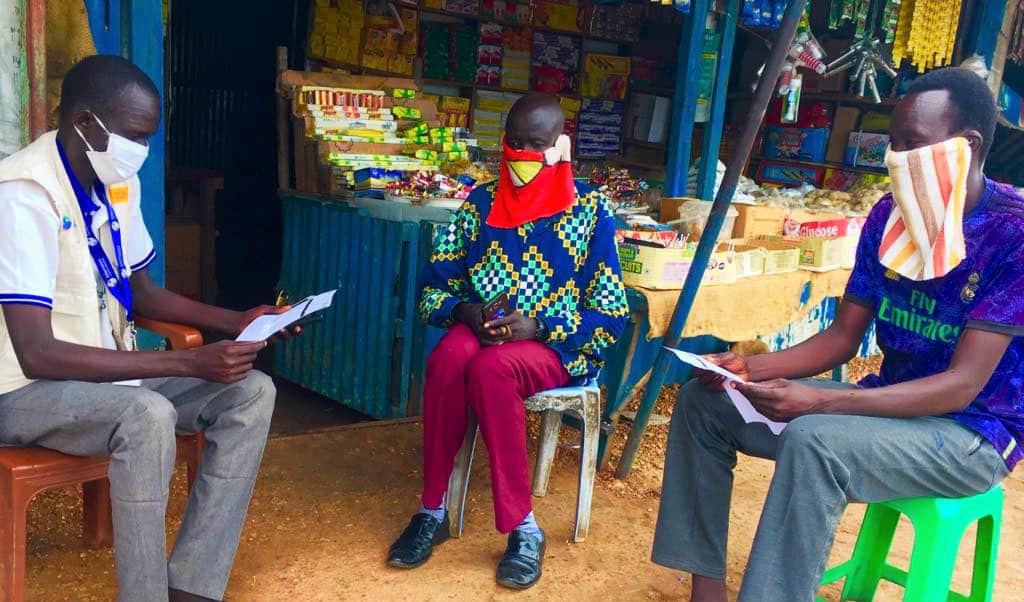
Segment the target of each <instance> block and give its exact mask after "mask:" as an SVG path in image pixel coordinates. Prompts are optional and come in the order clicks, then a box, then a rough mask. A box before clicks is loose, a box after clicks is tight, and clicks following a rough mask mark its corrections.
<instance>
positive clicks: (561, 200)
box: [487, 134, 576, 228]
mask: <svg viewBox="0 0 1024 602" xmlns="http://www.w3.org/2000/svg"><path fill="white" fill-rule="evenodd" d="M502 147H503V152H502V162H501V173H500V175H499V177H498V190H497V192H496V193H495V195H494V202H493V204H492V205H491V212H490V215H488V216H487V225H489V226H494V227H496V228H518V227H519V226H521V225H523V224H525V223H528V222H532V221H535V220H538V219H543V218H545V217H551V216H553V215H557V214H559V213H561V212H563V211H565V210H566V209H568V208H569V207H570V206H572V204H573V202H574V201H575V200H576V184H575V183H574V182H573V177H572V149H571V143H570V141H569V137H568V136H566V135H564V134H563V135H561V136H559V137H558V140H557V141H556V142H555V146H553V147H551V148H549V149H547V150H546V151H543V152H540V151H532V150H516V149H514V148H512V147H510V146H509V145H508V143H507V142H504V141H503V142H502Z"/></svg>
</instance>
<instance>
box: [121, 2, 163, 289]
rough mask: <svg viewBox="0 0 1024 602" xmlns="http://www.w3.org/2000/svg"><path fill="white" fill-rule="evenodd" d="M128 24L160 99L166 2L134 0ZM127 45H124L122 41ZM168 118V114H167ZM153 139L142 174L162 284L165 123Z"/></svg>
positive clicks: (136, 59) (134, 55)
mask: <svg viewBox="0 0 1024 602" xmlns="http://www.w3.org/2000/svg"><path fill="white" fill-rule="evenodd" d="M122 17H123V19H122V22H123V23H124V24H125V25H126V30H125V39H126V40H127V45H126V46H127V51H128V53H127V57H128V58H129V59H131V61H132V62H133V63H135V64H136V65H138V66H139V67H140V68H142V70H143V71H145V72H146V75H148V76H149V77H150V79H152V80H153V83H155V84H156V88H157V90H159V91H160V98H161V99H163V97H164V18H163V17H164V15H163V3H162V2H158V1H156V0H131V2H130V4H128V11H127V14H124V12H122ZM122 45H123V46H124V44H122ZM164 117H165V118H166V113H165V114H164ZM164 122H165V119H161V120H160V129H158V130H157V132H156V135H155V136H153V138H152V139H151V140H150V141H149V159H148V160H147V161H146V164H145V165H144V166H143V167H142V171H141V172H140V173H139V179H140V180H141V181H142V191H143V194H142V217H143V219H145V220H146V227H147V228H148V229H149V235H150V236H151V237H152V238H153V245H154V246H155V247H156V249H157V258H156V261H154V262H153V264H152V265H150V267H149V273H150V275H151V276H152V277H153V279H154V280H156V281H157V282H158V283H160V284H163V283H164V253H163V251H164V214H165V204H164V193H165V190H164V187H165V182H166V180H165V177H164V161H165V155H164V146H165V142H166V141H165V139H164V125H165V123H164Z"/></svg>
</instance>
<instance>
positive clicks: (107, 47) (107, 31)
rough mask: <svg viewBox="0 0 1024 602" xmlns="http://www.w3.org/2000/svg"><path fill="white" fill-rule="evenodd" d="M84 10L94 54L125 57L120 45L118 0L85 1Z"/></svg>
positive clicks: (119, 5) (119, 8) (119, 6)
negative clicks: (93, 45)
mask: <svg viewBox="0 0 1024 602" xmlns="http://www.w3.org/2000/svg"><path fill="white" fill-rule="evenodd" d="M85 10H86V12H88V13H89V29H90V30H91V31H92V40H93V43H95V44H96V52H98V53H99V54H120V55H121V56H125V55H126V53H125V52H124V47H123V46H122V44H121V37H122V36H121V30H122V27H121V2H120V0H85Z"/></svg>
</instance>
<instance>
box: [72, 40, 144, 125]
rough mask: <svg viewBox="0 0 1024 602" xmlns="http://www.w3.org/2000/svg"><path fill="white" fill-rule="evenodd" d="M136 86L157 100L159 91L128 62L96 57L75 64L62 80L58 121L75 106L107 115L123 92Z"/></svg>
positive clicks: (107, 57) (109, 56) (142, 73)
mask: <svg viewBox="0 0 1024 602" xmlns="http://www.w3.org/2000/svg"><path fill="white" fill-rule="evenodd" d="M132 86H138V87H139V88H142V89H143V90H144V91H146V92H148V93H149V94H152V95H153V96H154V97H155V98H156V99H157V100H159V99H160V91H159V90H158V89H157V87H156V84H154V83H153V80H152V79H150V78H149V76H148V75H146V73H145V72H144V71H143V70H142V69H140V68H139V67H138V66H136V65H135V64H133V63H132V62H131V61H129V60H127V59H124V58H121V57H119V56H116V55H111V54H97V55H94V56H90V57H86V58H84V59H82V60H81V61H79V62H78V64H76V65H75V66H74V67H72V68H71V70H70V71H68V73H67V75H65V76H64V83H63V84H61V88H60V118H61V120H64V119H67V118H68V117H70V116H71V114H72V111H74V110H75V109H76V108H77V107H79V106H83V105H84V106H86V107H88V108H89V109H91V110H96V111H101V112H103V113H109V112H110V111H112V110H114V109H115V108H116V104H117V100H118V98H120V96H121V95H122V94H123V93H124V92H125V90H126V89H127V88H130V87H132Z"/></svg>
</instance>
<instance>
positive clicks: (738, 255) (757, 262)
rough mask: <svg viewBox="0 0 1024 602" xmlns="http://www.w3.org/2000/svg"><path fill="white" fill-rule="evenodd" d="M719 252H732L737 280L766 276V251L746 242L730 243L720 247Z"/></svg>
mask: <svg viewBox="0 0 1024 602" xmlns="http://www.w3.org/2000/svg"><path fill="white" fill-rule="evenodd" d="M718 250H719V251H720V252H723V253H724V252H727V251H731V252H732V256H733V264H734V265H735V266H736V267H735V269H736V278H737V279H739V278H749V277H751V276H760V275H761V274H764V249H762V248H760V247H757V246H754V245H748V244H746V243H744V241H729V242H726V243H722V244H720V245H718Z"/></svg>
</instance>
